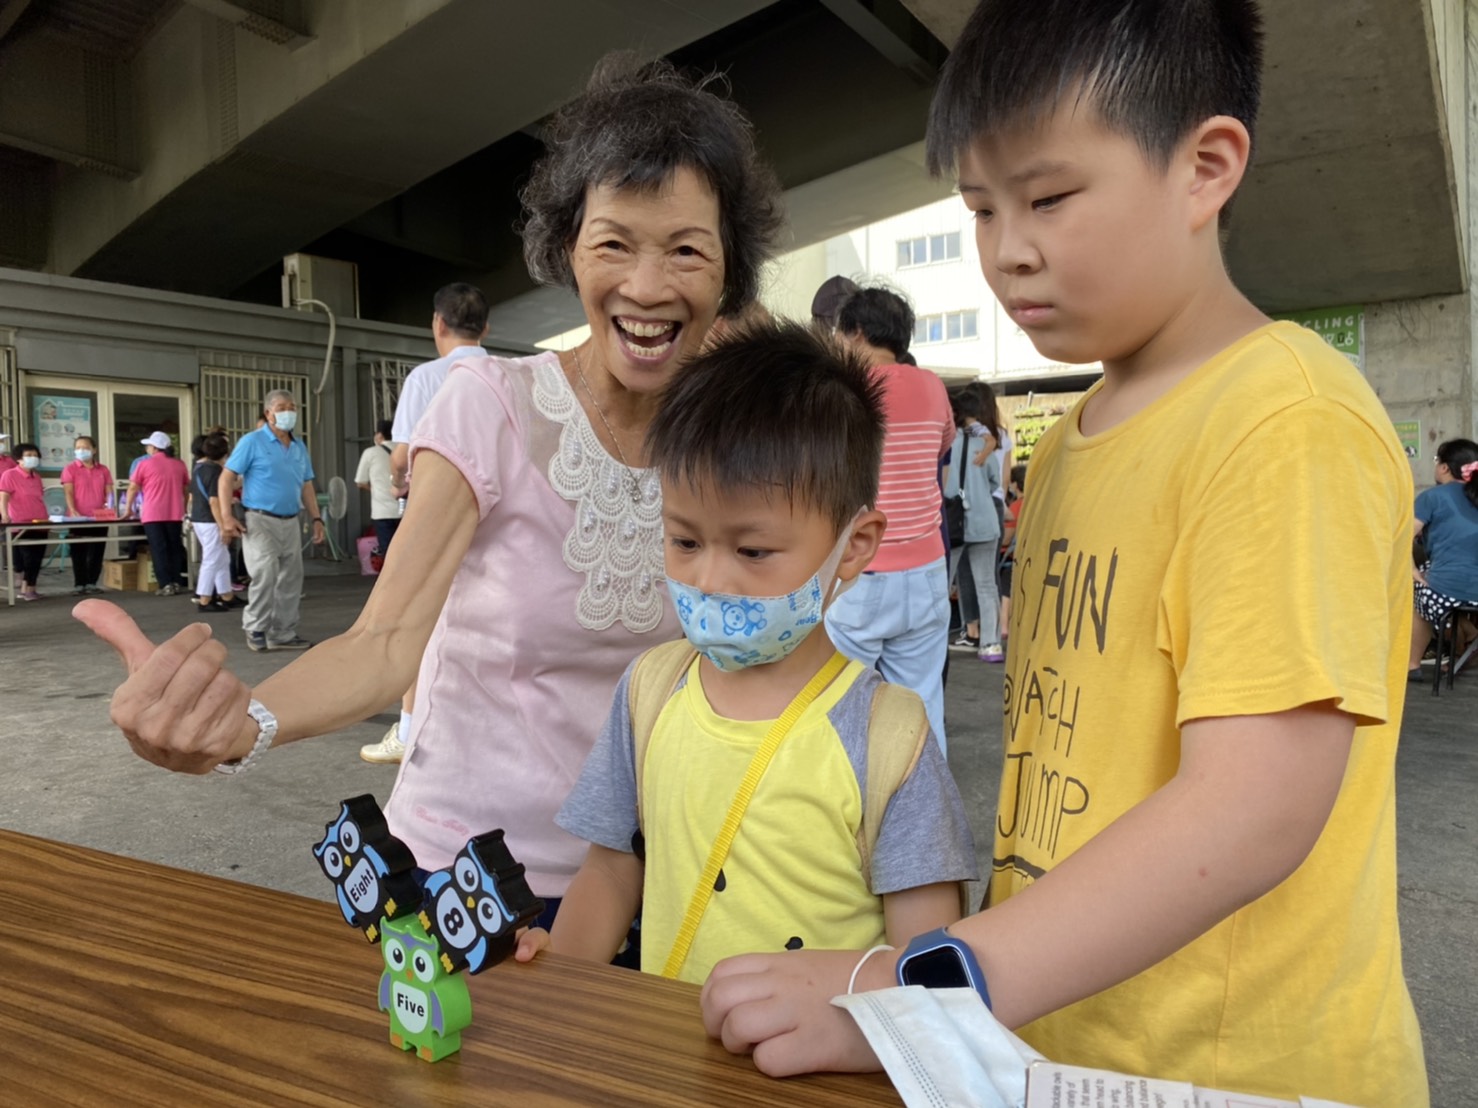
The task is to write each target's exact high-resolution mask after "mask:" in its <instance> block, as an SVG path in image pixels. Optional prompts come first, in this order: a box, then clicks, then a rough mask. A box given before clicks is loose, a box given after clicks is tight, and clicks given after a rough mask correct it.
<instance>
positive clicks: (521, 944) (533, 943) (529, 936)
mask: <svg viewBox="0 0 1478 1108" xmlns="http://www.w3.org/2000/svg"><path fill="white" fill-rule="evenodd" d="M548 949H549V932H548V931H545V930H544V928H542V927H526V928H524V930H523V931H521V932H520V933H519V936H518V948H517V949H516V950H514V952H513V960H514V961H515V962H532V961H533V960H534V956H535V955H536V954H538V953H539V952H540V951H541V950H548Z"/></svg>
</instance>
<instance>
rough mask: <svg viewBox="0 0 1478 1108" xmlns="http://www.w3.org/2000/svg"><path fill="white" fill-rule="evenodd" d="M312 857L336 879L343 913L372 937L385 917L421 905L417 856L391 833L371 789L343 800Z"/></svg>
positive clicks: (367, 937)
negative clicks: (416, 873)
mask: <svg viewBox="0 0 1478 1108" xmlns="http://www.w3.org/2000/svg"><path fill="white" fill-rule="evenodd" d="M313 857H315V858H317V859H318V864H319V866H320V868H322V870H323V872H324V875H325V876H326V877H327V878H328V879H329V880H330V881H332V882H333V883H334V890H335V892H336V893H337V896H338V902H339V911H340V912H342V913H343V914H344V919H345V920H346V921H347V922H348V923H349V925H350V926H351V927H357V928H359V930H361V931H363V932H364V937H365V938H366V939H368V940H369V941H370V942H372V943H373V942H378V941H379V939H380V921H381V919H382V918H386V919H396V918H398V917H400V916H403V915H406V914H407V913H409V912H414V911H415V910H416V909H417V908H419V907H420V906H421V889H420V886H419V884H418V883H417V882H416V878H415V873H414V870H415V868H416V859H415V856H414V855H412V854H411V851H410V847H408V846H406V845H405V843H403V842H401V841H400V840H399V839H397V838H396V837H395V836H394V835H392V834H391V833H390V828H389V825H388V824H386V822H385V814H384V813H383V812H381V811H380V806H379V804H377V803H376V802H375V798H374V797H373V796H370V795H369V794H368V793H366V794H365V795H364V796H355V797H351V798H350V799H348V800H345V801H342V802H341V803H340V805H339V815H338V818H336V819H334V820H331V821H330V822H329V823H327V824H325V825H324V836H323V841H322V842H320V843H319V844H318V845H317V846H315V847H314V848H313Z"/></svg>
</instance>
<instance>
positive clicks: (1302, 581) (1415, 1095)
mask: <svg viewBox="0 0 1478 1108" xmlns="http://www.w3.org/2000/svg"><path fill="white" fill-rule="evenodd" d="M1260 65H1261V30H1260V19H1259V16H1258V13H1257V10H1256V7H1255V5H1254V4H1253V3H1251V2H1250V0H1101V2H1095V3H1091V4H1088V3H1083V2H1081V0H1034V2H1033V3H1022V2H1020V0H985V2H983V3H982V4H981V5H980V6H979V7H978V8H977V9H976V11H975V13H974V15H973V16H972V17H971V18H970V21H969V22H968V24H967V25H966V27H965V29H964V31H963V33H962V34H961V36H960V39H959V41H958V42H957V43H956V44H955V48H954V50H953V51H952V53H951V54H950V57H949V60H948V62H947V63H946V65H945V67H944V71H943V73H942V74H941V79H940V84H939V89H938V91H937V92H936V94H935V99H934V105H933V109H932V113H931V117H930V124H929V136H928V145H927V150H928V155H927V156H928V160H929V162H930V163H931V165H932V166H933V167H934V168H935V169H936V170H938V171H951V170H952V171H955V172H957V174H958V180H959V188H960V193H961V195H962V196H963V198H964V200H965V203H966V205H967V207H969V208H970V209H971V210H972V211H973V212H974V213H975V220H976V224H975V226H976V239H977V244H978V247H979V255H980V260H981V268H982V270H983V272H984V275H985V278H986V280H987V282H988V283H989V284H990V286H991V290H992V291H993V292H994V293H995V295H996V297H997V298H998V299H999V300H1000V302H1001V303H1002V305H1003V306H1004V307H1005V309H1006V311H1007V312H1008V313H1009V314H1010V316H1011V318H1012V320H1013V321H1014V322H1015V323H1016V324H1017V325H1018V326H1020V327H1021V328H1022V329H1023V330H1024V331H1025V332H1026V333H1027V335H1028V336H1030V337H1031V339H1032V341H1033V343H1034V344H1035V345H1036V347H1037V349H1038V351H1039V352H1040V353H1041V354H1042V355H1043V357H1044V358H1046V359H1048V360H1050V361H1054V362H1067V363H1083V362H1091V361H1095V360H1101V361H1102V363H1103V370H1104V375H1103V379H1102V380H1101V381H1100V382H1098V383H1097V384H1096V385H1095V386H1094V387H1093V388H1092V389H1090V390H1089V391H1088V393H1087V394H1086V395H1085V396H1084V397H1083V398H1082V400H1080V401H1079V403H1078V404H1077V405H1076V406H1075V407H1074V409H1073V410H1072V411H1071V412H1070V413H1069V414H1068V415H1067V416H1066V417H1065V418H1064V419H1062V420H1061V421H1060V422H1058V423H1057V424H1056V425H1054V426H1053V427H1052V428H1051V429H1050V430H1048V431H1047V433H1046V434H1045V435H1044V436H1043V437H1042V439H1041V441H1040V442H1039V443H1038V444H1037V446H1036V448H1035V451H1034V453H1033V455H1032V462H1031V465H1032V506H1031V510H1030V512H1028V513H1027V515H1026V517H1025V520H1024V522H1025V526H1024V528H1023V530H1022V533H1021V537H1020V539H1019V541H1018V550H1017V559H1016V566H1017V570H1016V578H1017V580H1016V582H1015V590H1014V591H1015V593H1016V603H1015V604H1014V605H1013V607H1012V612H1011V616H1012V627H1011V658H1010V663H1009V666H1008V670H1007V679H1006V704H1005V709H1006V713H1005V727H1004V739H1005V748H1006V749H1005V759H1006V760H1005V767H1004V772H1003V774H1002V778H1001V792H1000V800H999V804H998V809H997V811H998V814H997V819H996V824H995V827H996V841H995V848H994V851H993V870H994V873H993V875H992V878H991V882H990V891H989V898H988V904H989V907H988V908H986V909H985V910H984V911H982V912H980V913H979V914H977V915H974V916H971V917H969V918H967V919H965V920H962V921H960V922H959V923H957V924H954V925H952V926H951V927H950V928H949V933H950V934H949V936H948V937H941V936H937V935H935V936H920V937H919V938H918V939H916V940H915V941H914V942H913V943H911V944H910V953H911V954H913V955H919V954H924V953H934V954H936V955H947V956H948V957H950V958H952V959H955V961H953V962H952V963H951V964H953V965H956V966H958V967H959V968H960V970H961V971H962V972H963V971H964V970H968V969H969V968H971V967H970V963H971V962H974V963H978V969H979V971H980V972H981V974H982V975H983V978H984V982H985V983H986V988H985V989H984V990H983V991H986V992H988V993H989V997H990V1000H989V1001H988V1003H991V1004H992V1006H993V1010H994V1013H995V1015H996V1017H997V1018H998V1019H999V1020H1000V1021H1001V1022H1002V1023H1004V1024H1005V1025H1006V1026H1007V1027H1013V1028H1020V1029H1021V1031H1020V1033H1021V1035H1022V1036H1023V1037H1024V1038H1025V1039H1026V1040H1027V1041H1028V1042H1029V1043H1030V1044H1031V1045H1032V1046H1034V1047H1036V1048H1037V1049H1038V1050H1040V1051H1041V1052H1043V1053H1044V1054H1046V1055H1047V1056H1048V1057H1049V1058H1053V1059H1056V1060H1059V1061H1063V1062H1068V1063H1075V1064H1080V1065H1088V1066H1095V1067H1100V1068H1104V1069H1110V1070H1116V1071H1120V1072H1125V1073H1130V1074H1145V1075H1153V1076H1156V1077H1164V1078H1174V1079H1179V1080H1185V1081H1191V1082H1195V1083H1197V1084H1202V1085H1207V1086H1211V1087H1215V1088H1222V1089H1228V1090H1236V1091H1239V1092H1247V1093H1253V1094H1266V1095H1271V1096H1278V1097H1283V1098H1285V1099H1288V1098H1297V1097H1298V1096H1300V1095H1302V1096H1309V1097H1318V1098H1322V1099H1327V1100H1334V1101H1338V1102H1342V1103H1348V1104H1360V1105H1369V1106H1374V1105H1393V1106H1394V1105H1401V1106H1402V1108H1420V1106H1422V1105H1426V1104H1427V1103H1428V1101H1429V1095H1428V1089H1427V1080H1426V1073H1425V1067H1424V1064H1423V1059H1422V1046H1421V1035H1420V1032H1419V1030H1418V1028H1417V1022H1416V1016H1415V1013H1414V1011H1413V1008H1412V1004H1411V999H1410V996H1409V994H1408V992H1407V988H1406V981H1405V977H1404V975H1403V972H1402V965H1401V941H1400V935H1399V932H1398V925H1397V883H1396V821H1395V799H1396V798H1395V773H1394V764H1395V757H1396V745H1397V738H1398V735H1399V731H1400V720H1401V709H1402V704H1403V699H1404V695H1405V690H1406V687H1407V683H1406V668H1407V667H1406V662H1407V644H1408V637H1409V634H1410V621H1411V603H1412V602H1411V573H1410V557H1411V554H1410V551H1411V530H1412V495H1411V469H1410V466H1409V465H1408V464H1407V461H1406V458H1405V456H1404V454H1403V452H1402V449H1401V445H1400V442H1399V441H1398V439H1397V437H1396V434H1395V431H1394V429H1393V428H1392V426H1391V422H1390V419H1389V417H1388V416H1387V415H1386V412H1385V410H1384V409H1383V408H1382V406H1381V404H1380V401H1379V400H1378V399H1377V398H1376V396H1375V394H1374V393H1373V392H1372V390H1371V388H1370V386H1369V385H1368V384H1367V383H1366V381H1365V380H1364V379H1363V378H1362V377H1361V376H1360V374H1359V372H1358V371H1357V370H1356V369H1355V368H1354V367H1353V366H1352V365H1351V364H1350V363H1349V361H1348V360H1347V359H1345V358H1344V357H1343V356H1342V355H1340V354H1339V353H1337V352H1336V351H1334V350H1333V349H1332V348H1331V347H1329V346H1328V345H1326V344H1325V343H1324V342H1323V341H1322V340H1321V339H1320V338H1319V336H1318V335H1316V334H1314V333H1313V332H1311V331H1306V330H1304V329H1303V328H1301V327H1299V326H1297V325H1295V324H1292V323H1271V322H1269V320H1268V319H1267V317H1266V316H1264V315H1263V314H1262V312H1260V311H1259V310H1258V309H1257V308H1256V307H1255V306H1253V305H1252V304H1251V303H1249V302H1248V301H1247V299H1246V298H1245V297H1244V296H1243V295H1242V294H1241V293H1240V292H1239V291H1238V290H1237V288H1236V286H1235V285H1234V284H1233V283H1232V281H1231V278H1230V277H1229V276H1228V274H1227V271H1226V266H1225V263H1224V260H1223V258H1222V253H1221V239H1220V232H1221V223H1222V221H1223V218H1224V216H1225V212H1226V209H1227V205H1228V204H1229V203H1230V201H1231V199H1232V196H1233V194H1234V193H1235V191H1236V189H1237V187H1238V185H1239V184H1240V183H1241V181H1242V178H1243V174H1244V172H1245V171H1246V168H1247V164H1248V158H1249V156H1250V153H1251V149H1252V129H1253V127H1254V124H1255V119H1256V115H1257V107H1258V97H1259V80H1260V75H1259V71H1260ZM1270 455H1276V456H1277V458H1278V459H1279V476H1280V486H1279V495H1278V496H1276V497H1269V496H1248V495H1247V486H1246V482H1245V481H1239V480H1237V479H1235V477H1233V476H1231V475H1235V474H1245V473H1249V472H1255V471H1257V470H1259V469H1261V468H1264V466H1265V459H1266V458H1267V457H1269V456H1270ZM1331 473H1337V474H1339V475H1340V480H1341V481H1342V482H1344V483H1345V484H1346V485H1347V486H1348V487H1350V488H1356V489H1359V490H1360V495H1359V496H1357V497H1331V496H1330V495H1329V491H1328V490H1329V475H1330V474H1331ZM952 942H958V943H960V947H959V948H955V947H952V946H949V945H947V944H949V943H952ZM898 960H899V955H898V954H888V955H886V956H884V957H876V956H875V957H873V958H872V959H871V960H870V961H868V962H867V963H865V964H864V965H863V966H862V968H861V971H860V973H859V975H858V983H859V985H860V986H861V987H863V988H879V987H881V986H885V985H889V984H892V983H893V981H894V980H895V979H896V977H897V976H898V969H897V966H898ZM857 961H858V957H857V954H856V953H853V952H840V953H837V952H832V953H827V952H813V951H799V952H795V953H787V954H785V955H784V956H783V957H776V956H773V955H746V956H744V957H742V958H736V959H732V960H730V961H729V962H726V963H724V964H722V965H720V966H718V967H717V968H716V969H715V970H714V973H713V976H712V977H711V978H710V979H709V982H708V984H707V986H706V988H705V992H704V1000H703V1004H704V1013H705V1020H706V1023H707V1027H708V1030H709V1031H710V1033H712V1034H722V1035H723V1037H724V1041H725V1042H726V1043H728V1044H731V1045H732V1046H735V1047H739V1048H744V1049H751V1048H752V1049H753V1050H754V1053H755V1060H756V1063H757V1064H758V1065H759V1066H760V1067H761V1068H763V1069H765V1070H766V1071H767V1072H771V1073H793V1072H797V1071H803V1070H813V1069H819V1068H842V1069H856V1068H867V1067H876V1065H877V1062H876V1059H875V1058H873V1056H872V1052H871V1050H870V1049H869V1048H868V1047H867V1044H866V1041H865V1040H864V1039H863V1038H862V1035H861V1033H860V1031H859V1030H858V1029H857V1027H856V1025H855V1024H854V1023H853V1022H852V1021H851V1019H850V1017H848V1016H847V1015H846V1014H844V1013H842V1012H840V1011H838V1010H837V1009H835V1008H833V1007H831V1006H830V1004H829V1000H830V998H831V997H832V996H834V995H836V994H837V993H841V992H844V991H846V988H847V982H848V975H849V974H850V973H851V972H852V969H853V967H854V966H855V965H856V964H857ZM903 976H904V977H905V978H907V976H908V974H907V969H906V967H905V971H904V974H903ZM950 976H955V975H950Z"/></svg>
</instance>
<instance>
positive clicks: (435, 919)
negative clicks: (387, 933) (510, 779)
mask: <svg viewBox="0 0 1478 1108" xmlns="http://www.w3.org/2000/svg"><path fill="white" fill-rule="evenodd" d="M523 873H524V870H523V865H522V863H519V862H515V861H514V860H513V855H512V854H510V853H509V851H508V847H507V846H505V845H504V843H503V832H502V831H489V832H488V833H487V834H485V835H478V836H477V837H476V838H472V839H468V840H467V845H466V846H464V847H463V848H462V849H461V850H460V851H458V852H457V856H456V857H455V858H454V859H452V864H451V865H450V866H449V867H448V868H446V869H443V870H437V871H436V872H435V873H433V874H432V875H431V876H430V877H428V878H427V879H426V893H425V900H424V903H423V906H422V908H421V925H422V926H423V927H424V928H425V929H426V933H427V934H428V935H430V936H431V937H432V938H434V939H435V940H436V941H437V944H438V946H439V948H440V954H441V964H442V967H443V968H444V969H445V970H446V971H447V972H448V973H452V972H454V971H456V970H459V969H462V968H464V967H465V968H466V970H467V972H468V973H481V972H482V971H483V970H485V969H487V968H488V967H489V966H496V965H497V964H498V963H499V962H501V961H502V960H503V959H504V958H506V957H508V955H509V954H511V953H513V948H514V945H515V941H516V934H517V931H518V929H519V928H520V927H527V926H528V925H529V924H531V923H532V922H533V921H534V920H536V919H537V918H538V917H539V913H540V912H542V911H543V910H544V902H543V901H542V900H540V899H539V898H538V897H536V896H535V895H534V894H533V893H532V892H531V891H530V890H529V884H528V882H527V881H525V880H524V876H523Z"/></svg>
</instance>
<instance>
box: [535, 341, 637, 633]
mask: <svg viewBox="0 0 1478 1108" xmlns="http://www.w3.org/2000/svg"><path fill="white" fill-rule="evenodd" d="M533 369H534V406H535V407H536V408H537V409H538V410H539V414H540V415H542V416H544V418H546V419H548V420H551V421H552V422H554V423H557V424H559V425H560V433H559V449H558V450H556V451H555V453H554V457H553V458H551V459H550V461H549V484H550V485H551V486H552V487H553V489H554V491H555V492H557V493H558V494H559V495H560V496H562V497H564V499H566V500H568V501H569V502H570V503H572V504H573V505H575V526H574V527H573V528H571V530H570V533H569V534H568V535H566V536H565V541H564V551H563V553H564V561H565V565H567V566H569V567H570V568H571V569H572V570H574V571H575V572H576V573H583V574H584V575H585V585H584V587H582V588H581V589H580V596H579V599H578V600H577V601H576V603H575V618H576V619H577V620H578V621H579V623H580V626H582V627H587V628H589V629H590V630H592V631H603V630H605V629H606V628H607V627H610V626H611V625H612V624H614V623H615V622H616V621H617V620H619V621H620V622H621V624H622V626H624V627H625V628H626V629H627V630H628V631H631V632H633V633H635V634H640V633H641V632H643V631H650V630H652V629H653V628H655V627H656V626H657V624H658V623H660V622H661V620H662V593H663V591H664V589H663V585H664V577H663V567H662V488H661V485H660V484H659V483H658V480H657V471H656V470H652V469H638V470H628V469H627V468H626V467H625V466H624V465H622V464H621V463H620V462H618V461H617V460H616V459H615V458H612V457H611V456H610V455H609V454H607V453H606V450H605V447H603V446H602V445H601V443H600V440H599V439H598V438H596V437H595V429H594V428H592V427H591V426H590V420H589V419H588V418H586V415H585V410H584V409H583V408H581V407H580V402H579V400H578V399H577V398H576V396H575V394H574V392H573V391H572V390H571V388H570V383H569V381H567V380H566V379H565V375H564V370H563V369H562V368H561V367H560V364H559V360H558V358H550V359H540V360H539V361H538V363H536V364H535V365H534V367H533ZM632 474H635V477H636V482H637V488H638V490H639V492H640V499H639V501H634V499H633V496H632V478H631V475H632Z"/></svg>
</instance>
